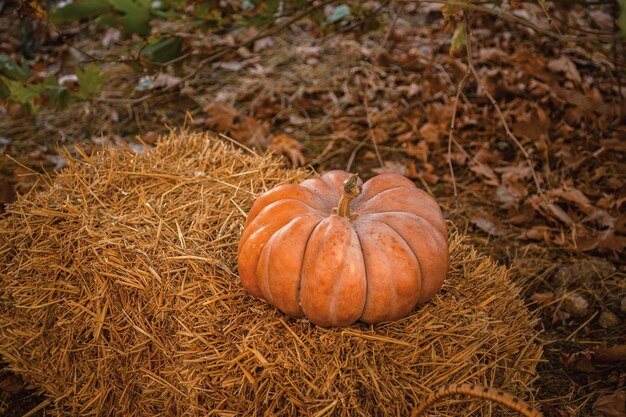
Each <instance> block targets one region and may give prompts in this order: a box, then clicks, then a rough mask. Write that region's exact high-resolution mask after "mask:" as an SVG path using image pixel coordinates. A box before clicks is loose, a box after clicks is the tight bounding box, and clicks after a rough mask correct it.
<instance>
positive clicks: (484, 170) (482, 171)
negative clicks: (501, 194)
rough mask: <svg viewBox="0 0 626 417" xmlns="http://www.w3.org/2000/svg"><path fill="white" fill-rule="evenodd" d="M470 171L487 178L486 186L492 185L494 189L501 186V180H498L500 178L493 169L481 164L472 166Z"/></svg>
mask: <svg viewBox="0 0 626 417" xmlns="http://www.w3.org/2000/svg"><path fill="white" fill-rule="evenodd" d="M470 170H472V172H474V173H476V174H478V175H481V176H482V177H484V178H486V181H484V183H485V184H487V185H492V186H494V187H497V186H498V185H500V180H499V179H498V176H497V175H496V173H495V172H493V169H491V168H490V167H489V166H488V165H485V164H481V163H478V164H472V166H471V167H470Z"/></svg>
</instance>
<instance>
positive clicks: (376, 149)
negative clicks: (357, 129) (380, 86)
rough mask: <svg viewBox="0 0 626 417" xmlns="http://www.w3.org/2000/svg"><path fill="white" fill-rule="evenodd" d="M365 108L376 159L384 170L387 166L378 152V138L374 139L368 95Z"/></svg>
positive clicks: (364, 103)
mask: <svg viewBox="0 0 626 417" xmlns="http://www.w3.org/2000/svg"><path fill="white" fill-rule="evenodd" d="M363 106H364V107H365V116H366V119H367V128H368V133H369V136H370V139H371V140H372V145H374V152H375V153H376V158H377V159H378V163H379V164H380V167H381V168H382V167H383V166H385V164H384V163H383V158H382V157H381V156H380V152H379V150H378V144H377V143H376V138H375V137H374V131H373V129H372V115H371V114H370V108H369V106H368V104H367V94H366V95H365V96H364V97H363Z"/></svg>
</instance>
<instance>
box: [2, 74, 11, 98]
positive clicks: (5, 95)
mask: <svg viewBox="0 0 626 417" xmlns="http://www.w3.org/2000/svg"><path fill="white" fill-rule="evenodd" d="M3 78H4V77H0V99H2V100H4V99H7V98H9V96H10V95H11V90H9V87H7V85H6V84H5V83H4V81H3Z"/></svg>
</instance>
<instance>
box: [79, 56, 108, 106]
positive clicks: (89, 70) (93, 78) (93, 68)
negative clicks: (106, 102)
mask: <svg viewBox="0 0 626 417" xmlns="http://www.w3.org/2000/svg"><path fill="white" fill-rule="evenodd" d="M76 77H77V78H78V86H79V87H80V92H79V93H78V94H77V95H78V96H79V97H81V98H90V97H93V96H95V95H96V94H98V93H100V90H102V85H103V84H104V82H105V80H106V77H105V75H104V74H103V73H102V69H101V68H100V66H98V65H97V64H94V63H93V62H91V63H89V64H87V65H86V66H85V67H84V68H77V69H76Z"/></svg>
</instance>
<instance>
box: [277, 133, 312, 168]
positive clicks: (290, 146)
mask: <svg viewBox="0 0 626 417" xmlns="http://www.w3.org/2000/svg"><path fill="white" fill-rule="evenodd" d="M269 149H270V150H272V151H274V152H276V153H278V154H282V155H285V156H286V157H287V158H289V161H290V162H291V165H292V166H295V167H297V166H302V165H304V155H303V154H302V144H300V142H298V141H297V140H295V139H294V138H292V137H290V136H287V135H283V134H277V135H274V137H273V138H272V140H271V141H270V145H269Z"/></svg>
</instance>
